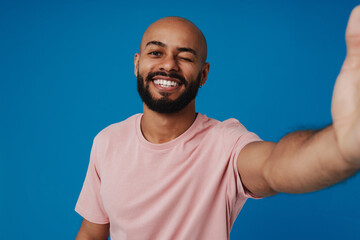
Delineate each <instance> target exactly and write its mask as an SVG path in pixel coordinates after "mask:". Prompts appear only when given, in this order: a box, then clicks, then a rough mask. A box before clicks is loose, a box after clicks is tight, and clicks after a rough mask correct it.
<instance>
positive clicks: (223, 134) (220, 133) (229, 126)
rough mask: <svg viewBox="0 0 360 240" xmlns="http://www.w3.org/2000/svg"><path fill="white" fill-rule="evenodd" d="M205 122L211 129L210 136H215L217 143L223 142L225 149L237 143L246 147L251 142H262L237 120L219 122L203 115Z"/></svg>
mask: <svg viewBox="0 0 360 240" xmlns="http://www.w3.org/2000/svg"><path fill="white" fill-rule="evenodd" d="M202 117H203V118H204V122H205V123H206V124H204V125H207V126H208V127H209V132H208V134H209V135H208V136H213V139H216V141H217V142H219V141H221V142H222V143H223V145H224V147H225V148H232V147H233V146H234V145H235V144H236V143H241V145H246V144H247V143H249V142H253V141H261V139H260V138H259V137H258V136H257V135H256V134H255V133H252V132H250V131H248V130H247V129H246V127H245V126H244V125H242V124H241V123H240V122H239V121H238V120H237V119H235V118H230V119H227V120H224V121H218V120H215V119H212V118H208V117H207V116H206V115H202Z"/></svg>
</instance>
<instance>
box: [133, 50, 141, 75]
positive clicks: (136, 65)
mask: <svg viewBox="0 0 360 240" xmlns="http://www.w3.org/2000/svg"><path fill="white" fill-rule="evenodd" d="M139 60H140V54H139V53H135V57H134V73H135V76H136V77H137V74H138V70H139Z"/></svg>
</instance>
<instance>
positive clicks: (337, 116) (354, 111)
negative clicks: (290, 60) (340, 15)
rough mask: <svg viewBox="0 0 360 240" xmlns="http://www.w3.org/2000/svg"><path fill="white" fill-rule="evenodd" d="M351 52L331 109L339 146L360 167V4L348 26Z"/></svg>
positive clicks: (335, 90)
mask: <svg viewBox="0 0 360 240" xmlns="http://www.w3.org/2000/svg"><path fill="white" fill-rule="evenodd" d="M346 47H347V54H346V58H345V61H344V64H343V66H342V68H341V71H340V74H339V76H338V78H337V80H336V83H335V88H334V93H333V99H332V106H331V113H332V118H333V127H334V130H335V134H336V138H337V141H338V146H339V150H340V152H341V153H342V156H343V157H344V158H345V160H347V161H349V162H350V163H351V164H355V166H357V167H358V168H360V5H359V6H357V7H356V8H354V9H353V11H352V13H351V15H350V18H349V22H348V26H347V29H346Z"/></svg>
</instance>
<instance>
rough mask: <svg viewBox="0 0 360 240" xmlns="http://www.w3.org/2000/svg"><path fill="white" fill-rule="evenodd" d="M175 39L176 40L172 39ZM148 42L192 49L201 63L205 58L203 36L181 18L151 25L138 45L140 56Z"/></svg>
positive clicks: (189, 22)
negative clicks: (177, 45)
mask: <svg viewBox="0 0 360 240" xmlns="http://www.w3.org/2000/svg"><path fill="white" fill-rule="evenodd" d="M175 37H177V39H174V38H175ZM150 42H157V43H163V44H167V45H169V44H172V43H174V44H183V46H179V47H184V48H190V47H191V49H193V48H195V49H194V51H195V52H196V54H197V57H198V58H199V59H200V60H201V62H202V63H204V62H205V61H206V58H207V44H206V39H205V37H204V34H203V33H202V32H201V30H200V29H199V28H198V27H197V26H196V25H195V24H194V23H192V22H191V21H189V20H187V19H185V18H181V17H165V18H162V19H160V20H158V21H156V22H154V23H152V24H151V25H150V26H149V27H148V28H147V29H146V31H145V33H144V35H143V37H142V39H141V44H140V50H139V51H140V54H141V52H142V51H143V50H144V49H145V48H146V46H147V45H148V44H149V43H150Z"/></svg>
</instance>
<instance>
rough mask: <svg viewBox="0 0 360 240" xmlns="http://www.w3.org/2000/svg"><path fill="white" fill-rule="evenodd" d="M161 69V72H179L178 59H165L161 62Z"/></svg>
mask: <svg viewBox="0 0 360 240" xmlns="http://www.w3.org/2000/svg"><path fill="white" fill-rule="evenodd" d="M159 68H160V70H161V71H167V72H172V71H178V70H179V66H178V65H177V62H176V59H175V57H174V56H172V55H169V56H166V57H165V58H163V61H162V62H161V64H160V66H159Z"/></svg>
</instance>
